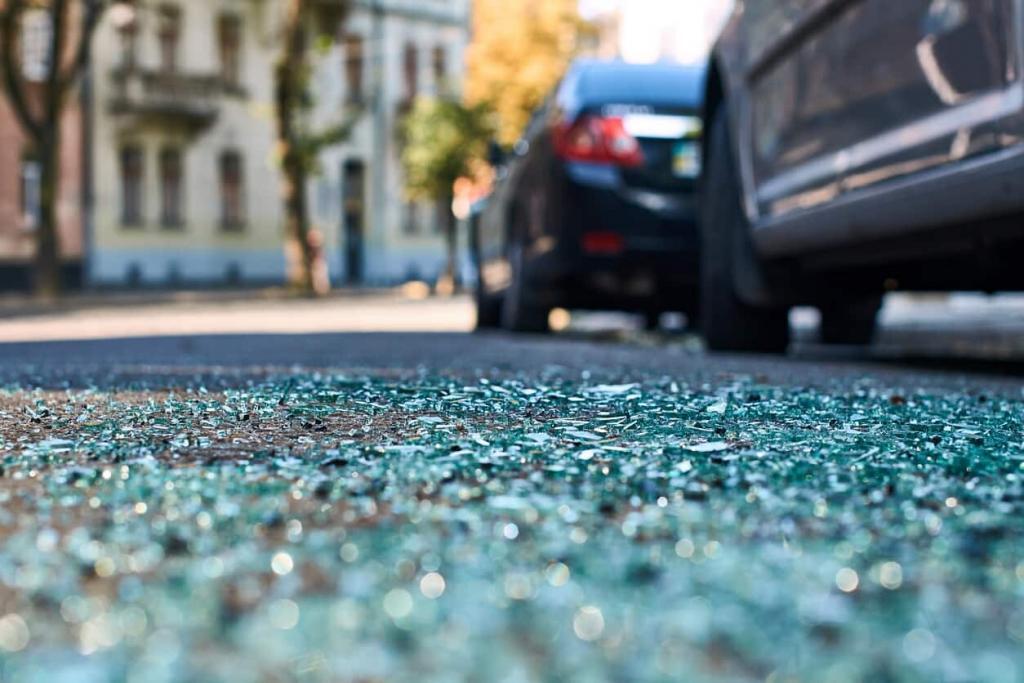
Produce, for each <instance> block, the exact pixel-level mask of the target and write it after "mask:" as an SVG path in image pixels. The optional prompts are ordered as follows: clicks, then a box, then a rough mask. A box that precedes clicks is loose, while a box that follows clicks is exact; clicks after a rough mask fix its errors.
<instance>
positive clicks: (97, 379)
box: [0, 292, 1024, 683]
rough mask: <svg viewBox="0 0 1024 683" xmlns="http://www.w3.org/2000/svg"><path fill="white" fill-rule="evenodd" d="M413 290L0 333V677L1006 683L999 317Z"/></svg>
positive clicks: (108, 307) (1016, 644)
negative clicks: (748, 317)
mask: <svg viewBox="0 0 1024 683" xmlns="http://www.w3.org/2000/svg"><path fill="white" fill-rule="evenodd" d="M412 294H417V293H416V292H407V293H406V294H401V293H391V294H376V295H366V296H361V297H348V298H336V299H332V300H330V301H326V302H294V301H282V300H277V301H275V300H273V299H272V298H265V297H264V298H261V299H260V300H259V302H258V303H255V302H246V301H240V300H231V299H230V298H228V299H223V300H222V299H217V298H210V297H184V298H182V299H180V300H176V301H174V300H172V301H162V302H149V303H145V302H140V301H131V300H119V301H117V302H114V303H103V302H97V303H93V304H90V305H88V306H72V307H70V308H69V309H68V310H65V311H51V312H36V313H35V314H33V315H31V316H25V315H23V316H9V317H7V318H5V319H3V320H0V383H2V385H3V387H5V388H4V389H2V390H0V456H2V462H0V467H2V469H0V541H2V550H0V604H2V606H3V608H2V610H0V677H2V679H3V680H5V681H7V680H10V681H31V682H35V681H50V680H57V679H60V680H74V681H108V680H124V681H146V682H147V683H149V682H150V681H192V680H204V681H238V680H244V681H250V680H251V681H417V682H421V681H424V680H439V681H449V680H481V681H492V680H496V681H497V680H501V681H505V680H507V681H552V682H553V681H563V680H574V681H577V680H578V681H678V680H687V681H696V682H698V683H699V682H701V681H720V680H729V681H784V680H787V681H788V680H793V681H834V682H836V683H846V682H848V681H896V682H898V683H903V682H908V683H910V682H913V683H918V682H921V683H924V682H931V681H943V680H948V681H985V682H986V683H987V682H989V681H992V682H996V683H1004V682H1005V683H1015V682H1016V681H1019V680H1022V677H1024V661H1022V659H1021V657H1020V652H1021V647H1022V646H1024V554H1022V552H1021V545H1020V543H1019V539H1020V538H1021V536H1022V534H1024V526H1022V524H1024V476H1022V472H1024V425H1022V424H1021V420H1020V415H1021V414H1022V407H1024V403H1022V398H1021V380H1020V379H1019V378H1018V377H1017V376H1016V375H1015V374H1013V373H1012V371H1013V370H1014V369H1015V368H1016V363H1017V362H1018V361H1019V360H1020V358H1019V357H1017V356H1016V355H1015V351H1014V349H1015V348H1016V345H1017V344H1019V343H1020V339H1021V330H1020V329H1019V328H1018V327H1017V325H1019V324H1020V321H1021V320H1022V318H1021V313H1020V312H1021V310H1022V309H1021V307H1020V305H1019V304H1018V303H1017V302H1016V301H1015V300H1013V299H1006V300H998V301H995V302H993V301H983V300H980V299H976V298H958V299H955V300H952V301H938V300H930V301H920V300H918V301H915V302H911V301H909V300H906V299H897V300H895V301H893V302H891V303H890V305H889V306H888V307H887V310H886V313H885V330H884V332H883V334H882V337H881V343H880V344H879V346H878V347H877V348H876V349H874V350H873V351H871V352H867V353H865V352H862V351H853V350H824V349H822V348H821V347H819V346H817V345H816V344H815V343H814V342H813V323H814V320H813V317H814V316H813V313H809V312H800V313H798V314H797V315H796V316H795V318H796V321H797V323H798V327H799V329H800V338H801V341H800V342H799V343H798V344H797V345H796V348H795V350H794V352H793V353H792V354H791V356H790V357H788V358H785V359H773V358H762V357H756V356H712V355H707V354H705V353H704V352H703V351H701V349H700V344H699V342H698V341H697V340H696V339H695V338H694V337H692V336H688V335H685V334H662V335H647V334H644V333H641V332H639V331H638V330H637V329H636V325H635V322H633V321H630V320H628V319H624V318H623V317H621V316H613V315H588V316H578V317H576V318H574V319H573V322H572V325H571V326H570V327H569V329H568V330H566V331H564V332H562V333H560V334H557V335H554V336H552V337H550V338H540V337H513V336H509V335H505V334H502V333H489V334H471V333H469V332H468V330H469V327H470V324H471V318H472V308H471V305H470V303H469V302H468V301H467V300H465V299H459V298H457V299H450V300H438V299H428V300H417V299H416V297H414V296H410V295H412ZM986 329H998V330H999V334H998V335H995V336H986V337H985V338H986V339H997V340H1000V341H999V343H998V344H996V345H992V346H989V347H985V348H986V349H987V352H988V355H987V356H985V358H986V359H987V360H985V361H984V363H979V361H978V360H977V357H978V356H979V355H982V356H984V354H983V353H980V352H979V347H978V346H976V345H975V344H974V343H973V342H972V340H977V339H980V338H981V336H982V335H983V333H984V331H985V330H986ZM981 350H982V351H984V350H985V349H981ZM936 354H938V355H937V356H936ZM1004 370H1009V371H1011V373H1010V374H1007V372H1003V371H1004ZM866 653H868V654H866Z"/></svg>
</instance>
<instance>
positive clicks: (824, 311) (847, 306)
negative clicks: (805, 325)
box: [818, 296, 882, 346]
mask: <svg viewBox="0 0 1024 683" xmlns="http://www.w3.org/2000/svg"><path fill="white" fill-rule="evenodd" d="M881 308H882V297H880V296H877V297H869V298H866V299H862V300H859V301H853V302H851V301H845V302H841V303H829V304H825V305H822V306H820V307H819V309H818V310H820V311H821V330H820V336H821V343H823V344H837V345H848V346H854V345H856V346H866V345H868V344H870V343H871V341H872V340H873V339H874V337H875V329H876V328H877V327H878V312H879V311H880V310H881Z"/></svg>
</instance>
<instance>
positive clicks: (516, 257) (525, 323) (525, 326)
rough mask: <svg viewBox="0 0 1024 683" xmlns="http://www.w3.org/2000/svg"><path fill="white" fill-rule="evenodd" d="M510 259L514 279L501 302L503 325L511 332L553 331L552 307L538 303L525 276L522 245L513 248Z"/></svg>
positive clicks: (539, 332)
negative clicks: (550, 320)
mask: <svg viewBox="0 0 1024 683" xmlns="http://www.w3.org/2000/svg"><path fill="white" fill-rule="evenodd" d="M511 251H512V253H511V254H510V258H509V261H510V262H511V263H510V265H511V267H512V281H511V283H509V286H508V290H507V291H506V292H505V296H504V297H503V299H504V300H503V301H502V304H501V326H502V327H503V328H505V329H506V330H508V331H510V332H532V333H535V334H544V333H547V332H550V331H551V328H550V326H549V324H548V315H549V314H550V313H551V309H550V308H547V307H544V306H542V305H540V304H538V303H537V301H536V296H535V294H534V293H533V292H532V291H531V289H530V286H529V284H528V283H527V282H526V276H525V271H526V269H525V257H524V255H523V248H522V246H521V245H516V246H514V247H513V248H512V250H511Z"/></svg>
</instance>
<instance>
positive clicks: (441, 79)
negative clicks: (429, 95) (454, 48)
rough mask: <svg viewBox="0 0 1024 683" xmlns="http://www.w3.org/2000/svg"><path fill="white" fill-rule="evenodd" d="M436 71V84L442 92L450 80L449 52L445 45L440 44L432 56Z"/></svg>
mask: <svg viewBox="0 0 1024 683" xmlns="http://www.w3.org/2000/svg"><path fill="white" fill-rule="evenodd" d="M432 62H433V64H432V65H431V66H432V67H433V71H434V86H435V87H436V88H437V90H438V91H439V92H440V91H441V90H443V89H444V87H445V84H446V83H447V81H448V52H447V51H446V50H445V49H444V47H442V46H440V45H438V46H437V47H435V48H434V54H433V58H432Z"/></svg>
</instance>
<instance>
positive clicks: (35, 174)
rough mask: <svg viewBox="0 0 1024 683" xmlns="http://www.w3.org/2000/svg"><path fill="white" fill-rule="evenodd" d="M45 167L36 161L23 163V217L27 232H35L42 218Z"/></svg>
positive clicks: (31, 160)
mask: <svg viewBox="0 0 1024 683" xmlns="http://www.w3.org/2000/svg"><path fill="white" fill-rule="evenodd" d="M42 183H43V167H42V166H41V165H40V163H39V162H38V161H36V160H35V159H25V160H24V161H22V162H21V215H22V225H23V226H24V227H25V229H26V230H35V229H36V227H37V226H38V225H39V221H40V219H41V218H42V209H41V199H40V197H41V195H42Z"/></svg>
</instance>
